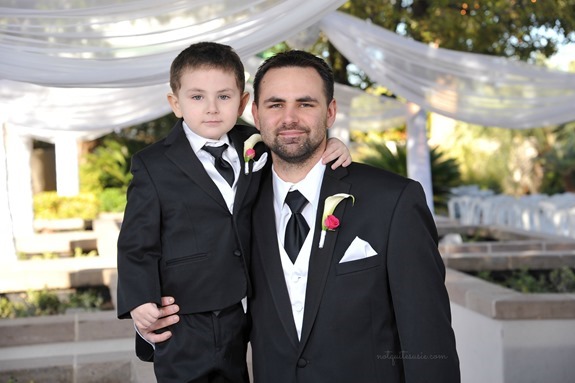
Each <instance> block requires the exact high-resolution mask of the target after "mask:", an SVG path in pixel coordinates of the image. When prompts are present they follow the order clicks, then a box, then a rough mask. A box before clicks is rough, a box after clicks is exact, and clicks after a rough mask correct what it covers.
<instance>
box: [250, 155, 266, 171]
mask: <svg viewBox="0 0 575 383" xmlns="http://www.w3.org/2000/svg"><path fill="white" fill-rule="evenodd" d="M267 159H268V154H267V153H264V154H262V155H261V157H260V158H259V159H258V160H257V161H254V166H253V168H252V172H253V173H255V172H257V171H259V170H262V169H263V167H264V166H265V164H266V161H267Z"/></svg>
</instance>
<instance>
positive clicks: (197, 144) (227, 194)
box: [182, 122, 241, 213]
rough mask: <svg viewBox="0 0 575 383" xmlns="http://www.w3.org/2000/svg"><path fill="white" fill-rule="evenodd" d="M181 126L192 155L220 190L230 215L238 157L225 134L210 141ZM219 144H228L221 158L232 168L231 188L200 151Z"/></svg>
mask: <svg viewBox="0 0 575 383" xmlns="http://www.w3.org/2000/svg"><path fill="white" fill-rule="evenodd" d="M182 125H183V126H184V132H185V133H186V138H187V139H188V141H189V142H190V145H191V147H192V150H193V151H194V153H196V156H197V157H198V159H199V160H200V162H201V163H202V165H204V168H205V169H206V172H208V175H209V176H210V178H211V179H212V180H213V181H214V183H215V184H216V186H217V187H218V189H219V190H220V193H221V194H222V197H224V200H225V201H226V204H227V205H228V209H229V210H230V213H231V212H233V211H234V198H235V195H236V189H237V183H238V175H239V173H240V170H241V163H240V158H239V156H238V152H237V151H236V150H235V149H234V147H233V145H232V143H231V141H230V139H229V138H228V135H227V134H224V135H223V136H222V137H221V138H220V139H219V140H210V139H207V138H204V137H201V136H199V135H197V134H196V133H194V132H193V131H192V130H191V129H190V128H189V127H188V125H187V124H186V123H185V122H183V123H182ZM221 143H225V144H228V148H227V149H226V150H225V151H224V154H223V157H224V159H225V160H226V161H228V162H229V163H230V165H232V168H233V169H234V184H233V185H232V186H230V184H228V183H227V181H226V180H225V179H224V177H222V175H221V174H220V173H219V172H218V171H217V170H216V167H215V165H214V163H215V159H214V157H213V156H212V155H211V154H210V153H208V152H206V151H205V150H202V148H203V147H204V145H206V144H207V145H208V146H220V145H221Z"/></svg>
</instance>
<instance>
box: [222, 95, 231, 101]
mask: <svg viewBox="0 0 575 383" xmlns="http://www.w3.org/2000/svg"><path fill="white" fill-rule="evenodd" d="M230 98H231V97H230V96H228V95H227V94H222V95H220V99H221V100H229V99H230Z"/></svg>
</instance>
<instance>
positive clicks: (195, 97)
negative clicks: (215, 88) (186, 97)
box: [191, 95, 203, 101]
mask: <svg viewBox="0 0 575 383" xmlns="http://www.w3.org/2000/svg"><path fill="white" fill-rule="evenodd" d="M202 98H203V97H202V96H200V95H195V96H192V97H191V99H192V100H196V101H200V100H201V99H202Z"/></svg>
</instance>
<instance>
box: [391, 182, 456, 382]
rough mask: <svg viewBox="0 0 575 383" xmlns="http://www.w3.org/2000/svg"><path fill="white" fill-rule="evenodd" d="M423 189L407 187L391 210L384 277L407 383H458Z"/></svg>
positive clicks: (442, 268)
mask: <svg viewBox="0 0 575 383" xmlns="http://www.w3.org/2000/svg"><path fill="white" fill-rule="evenodd" d="M437 241H438V238H437V228H436V226H435V223H434V220H433V217H432V215H431V212H430V211H429V209H428V207H427V204H426V201H425V195H424V192H423V189H422V188H421V186H420V184H419V183H417V182H409V183H408V184H407V186H406V187H405V189H404V190H403V192H402V194H401V196H400V198H399V200H398V203H397V206H396V207H395V210H394V213H393V217H392V223H391V228H390V234H389V249H388V251H389V252H388V260H387V262H388V272H389V283H390V289H391V295H392V300H393V307H394V311H395V316H396V322H397V328H398V333H399V339H400V343H401V353H402V355H398V356H396V357H397V358H399V359H401V360H402V362H403V365H404V370H405V381H406V382H407V383H413V382H427V383H429V382H441V383H451V382H459V381H460V373H459V359H458V357H457V351H456V348H455V336H454V333H453V330H452V328H451V312H450V305H449V297H448V295H447V290H446V288H445V266H444V263H443V261H442V259H441V256H440V254H439V251H438V249H437Z"/></svg>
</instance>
